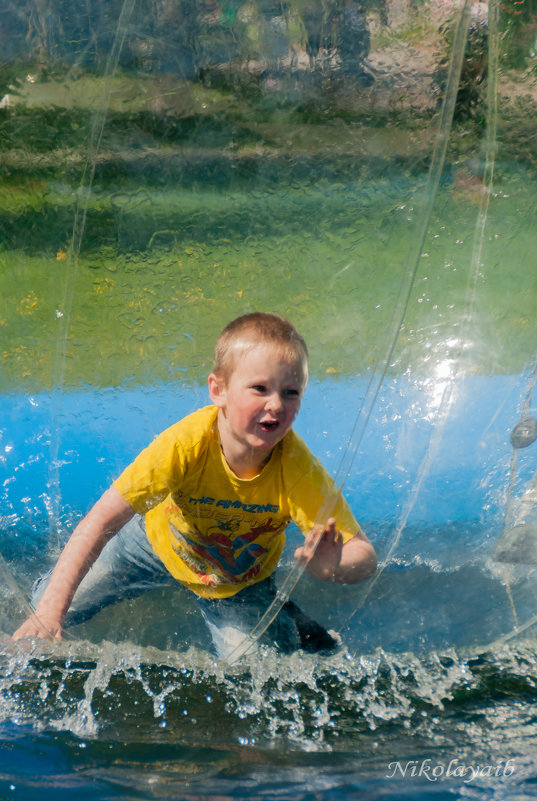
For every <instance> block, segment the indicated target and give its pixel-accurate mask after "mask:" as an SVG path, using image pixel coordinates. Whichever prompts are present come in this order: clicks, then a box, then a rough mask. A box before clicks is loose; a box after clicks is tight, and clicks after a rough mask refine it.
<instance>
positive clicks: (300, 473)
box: [282, 431, 360, 542]
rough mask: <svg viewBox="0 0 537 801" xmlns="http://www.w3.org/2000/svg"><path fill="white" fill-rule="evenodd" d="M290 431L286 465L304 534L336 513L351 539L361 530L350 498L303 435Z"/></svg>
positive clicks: (296, 518) (294, 514)
mask: <svg viewBox="0 0 537 801" xmlns="http://www.w3.org/2000/svg"><path fill="white" fill-rule="evenodd" d="M290 435H291V436H289V435H288V436H287V437H286V441H285V442H284V447H283V456H282V466H283V472H284V482H285V484H286V489H287V493H288V498H289V510H290V513H291V517H292V518H293V520H294V522H295V523H296V524H297V526H298V527H299V528H300V529H301V531H302V532H303V533H304V534H307V533H308V532H309V531H310V530H311V528H312V527H313V526H314V525H315V524H318V523H322V524H323V525H324V523H326V521H327V520H328V518H329V517H334V518H335V519H336V528H337V529H338V530H339V531H341V533H342V535H343V541H344V542H347V541H348V540H350V539H352V537H354V536H355V535H356V534H357V533H358V532H359V531H360V526H359V524H358V523H357V521H356V519H355V517H354V515H353V514H352V512H351V510H350V507H349V505H348V503H347V501H346V500H345V498H344V497H343V495H342V494H341V491H340V490H338V489H337V488H336V487H335V484H334V480H333V479H332V478H331V476H330V475H329V474H328V473H327V471H326V470H325V468H324V467H323V466H322V464H321V463H320V462H319V460H318V459H316V458H315V456H313V454H312V453H311V452H310V451H309V449H308V448H307V446H306V445H305V443H304V442H303V441H302V440H301V439H300V437H298V436H297V435H296V434H295V433H294V432H293V431H292V432H290Z"/></svg>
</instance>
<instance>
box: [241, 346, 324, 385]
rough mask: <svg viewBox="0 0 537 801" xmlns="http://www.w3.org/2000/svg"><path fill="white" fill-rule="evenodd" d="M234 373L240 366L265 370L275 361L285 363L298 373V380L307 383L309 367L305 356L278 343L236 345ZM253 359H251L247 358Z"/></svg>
mask: <svg viewBox="0 0 537 801" xmlns="http://www.w3.org/2000/svg"><path fill="white" fill-rule="evenodd" d="M233 350H234V353H233V356H234V358H233V363H232V372H234V371H235V370H236V369H237V368H238V367H239V366H240V367H245V366H246V365H248V367H249V368H250V369H254V368H255V367H259V368H261V369H262V368H263V367H264V366H266V365H265V363H266V362H267V361H270V360H271V359H275V360H276V361H278V362H280V363H283V364H285V365H287V366H289V368H290V369H291V370H292V371H293V372H294V373H296V377H297V379H299V380H301V381H305V380H306V378H307V373H308V365H307V359H306V356H305V354H301V353H297V352H296V351H295V350H294V349H292V348H290V347H289V348H286V347H285V346H284V345H281V344H279V343H277V342H263V341H262V342H253V343H252V342H249V343H236V346H235V347H234V348H233ZM245 357H251V358H245Z"/></svg>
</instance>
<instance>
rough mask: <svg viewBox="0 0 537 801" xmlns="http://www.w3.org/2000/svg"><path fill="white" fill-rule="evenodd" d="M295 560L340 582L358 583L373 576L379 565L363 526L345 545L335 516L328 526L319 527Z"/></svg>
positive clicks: (326, 578) (319, 575)
mask: <svg viewBox="0 0 537 801" xmlns="http://www.w3.org/2000/svg"><path fill="white" fill-rule="evenodd" d="M295 559H296V560H297V562H298V563H299V564H301V565H305V568H306V570H307V572H308V573H310V574H311V575H312V576H315V578H318V579H320V580H321V581H336V582H337V583H338V584H355V583H356V582H358V581H363V580H364V579H367V578H370V577H371V576H372V575H373V573H374V572H375V570H376V568H377V557H376V555H375V549H374V548H373V546H372V545H371V543H370V542H369V540H368V539H367V537H366V536H365V534H364V533H363V531H362V530H361V529H360V530H359V531H357V532H356V534H355V535H354V537H352V539H350V540H347V542H346V543H345V544H343V537H342V536H341V532H340V531H337V529H336V521H335V520H334V518H333V517H331V518H330V520H328V522H327V524H326V526H325V527H324V529H323V527H322V526H315V528H313V529H312V530H311V531H310V533H309V534H308V536H307V537H306V541H305V543H304V545H303V546H302V547H301V548H297V549H296V551H295Z"/></svg>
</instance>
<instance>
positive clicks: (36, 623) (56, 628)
mask: <svg viewBox="0 0 537 801" xmlns="http://www.w3.org/2000/svg"><path fill="white" fill-rule="evenodd" d="M62 635H63V627H62V625H61V623H58V621H57V620H56V619H52V618H51V619H50V620H47V619H46V618H45V617H44V616H43V615H40V616H39V618H37V616H36V615H32V616H31V617H29V618H28V620H25V621H24V623H23V624H22V626H19V628H18V629H17V631H16V632H15V633H14V634H13V639H14V640H22V639H24V638H25V637H32V638H34V637H39V638H40V639H42V640H61V639H62Z"/></svg>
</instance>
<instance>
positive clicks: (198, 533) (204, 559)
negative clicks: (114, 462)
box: [114, 406, 359, 598]
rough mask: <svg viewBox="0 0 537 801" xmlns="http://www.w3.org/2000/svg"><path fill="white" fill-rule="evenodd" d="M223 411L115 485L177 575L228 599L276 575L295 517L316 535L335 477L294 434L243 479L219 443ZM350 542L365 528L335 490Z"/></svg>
mask: <svg viewBox="0 0 537 801" xmlns="http://www.w3.org/2000/svg"><path fill="white" fill-rule="evenodd" d="M217 413H218V409H217V408H216V407H215V406H206V407H204V408H203V409H199V410H198V411H197V412H194V413H193V414H191V415H188V416H187V417H185V418H184V419H183V420H181V421H179V422H178V423H176V424H175V425H173V426H171V427H170V428H168V429H166V431H164V432H163V433H162V434H160V436H158V437H157V438H156V439H155V440H154V441H153V442H152V443H151V444H150V445H149V447H147V448H146V449H145V450H144V451H142V452H141V453H140V455H139V456H138V457H137V458H136V459H135V461H134V462H133V463H132V464H131V465H130V466H129V467H127V468H126V470H125V471H124V472H123V473H122V474H121V476H120V477H119V478H118V479H117V480H116V481H115V482H114V487H115V488H116V489H117V490H118V492H119V493H120V494H121V495H122V496H123V498H124V499H125V500H126V501H127V502H128V503H130V504H131V506H133V507H134V509H135V511H136V512H138V513H139V514H144V515H145V516H146V530H147V537H148V539H149V541H150V543H151V545H152V546H153V550H154V551H155V553H156V554H157V556H159V557H160V559H161V560H162V561H163V562H164V564H165V565H166V567H167V568H168V570H169V571H170V573H171V574H172V575H173V576H174V577H175V578H177V579H178V580H179V581H180V582H181V583H183V584H185V585H186V586H187V587H189V588H190V589H191V590H192V591H193V592H195V593H196V594H197V595H201V596H204V597H206V598H225V597H228V596H230V595H234V594H235V593H237V592H239V590H241V589H243V588H244V587H246V586H248V585H249V584H253V583H255V582H257V581H261V580H263V579H265V578H267V577H268V576H269V575H270V574H271V573H273V571H274V570H275V568H276V565H277V563H278V560H279V558H280V556H281V553H282V550H283V547H284V544H285V534H284V532H285V528H286V526H287V525H288V524H289V523H290V522H291V520H294V522H295V523H296V524H297V526H298V527H299V528H300V529H301V530H302V531H303V532H304V533H307V532H308V531H309V530H310V529H311V528H312V526H313V524H314V522H315V519H316V516H317V512H318V511H319V509H320V508H321V505H322V503H323V501H324V500H325V499H326V498H327V496H329V495H330V494H331V493H332V494H333V493H334V485H333V481H332V479H331V478H330V476H329V475H328V473H327V472H326V471H325V470H324V468H323V467H322V465H321V464H320V463H319V462H318V461H317V459H315V457H314V456H312V454H311V453H310V452H309V450H308V448H307V447H306V445H305V444H304V442H303V441H302V440H301V439H300V437H298V436H297V435H296V434H295V433H294V431H289V432H288V433H287V434H286V435H285V437H284V438H283V440H281V442H279V443H278V445H277V446H276V447H275V448H274V450H273V452H272V454H271V457H270V460H269V461H268V463H267V464H266V465H265V466H264V468H263V470H262V471H261V473H260V474H259V475H257V476H255V478H252V479H241V478H238V477H237V476H236V475H235V474H234V473H233V472H232V470H230V468H229V467H228V465H227V463H226V461H225V459H224V457H223V455H222V451H221V448H220V437H219V434H218V427H217V424H216V417H217ZM334 501H335V505H334V509H333V510H331V511H330V515H331V516H333V517H335V518H336V522H337V528H338V529H339V530H340V531H341V532H342V534H343V539H344V541H347V540H348V539H350V538H351V537H353V536H354V535H355V534H356V533H357V532H358V531H359V526H358V523H357V522H356V520H355V519H354V517H353V515H352V513H351V511H350V509H349V507H348V505H347V503H346V501H345V500H344V499H343V497H342V496H341V494H338V495H337V496H336V495H335V494H334Z"/></svg>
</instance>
